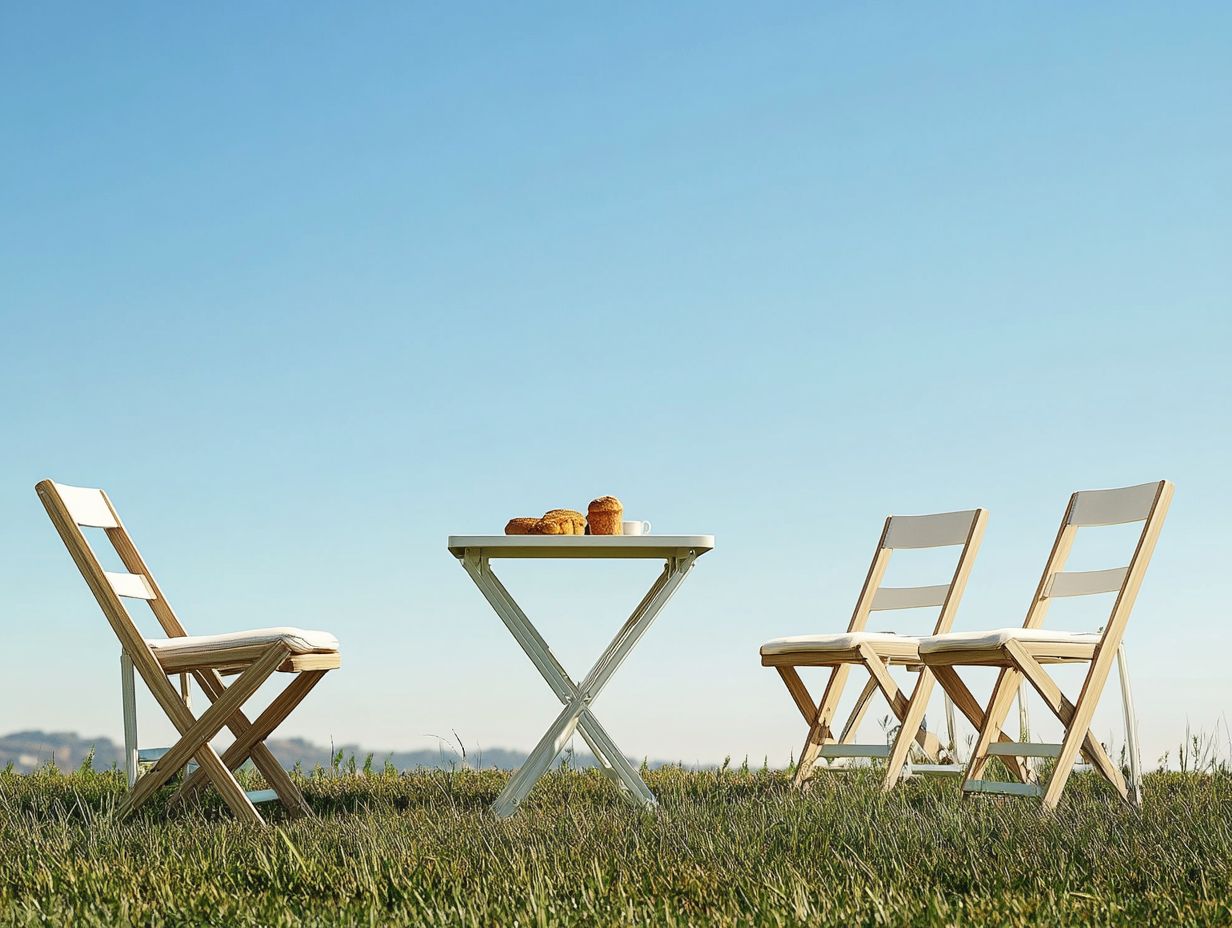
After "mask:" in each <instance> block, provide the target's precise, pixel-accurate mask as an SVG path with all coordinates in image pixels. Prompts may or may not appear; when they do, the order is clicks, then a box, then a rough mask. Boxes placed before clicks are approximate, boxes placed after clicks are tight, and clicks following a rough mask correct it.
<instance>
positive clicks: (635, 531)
mask: <svg viewBox="0 0 1232 928" xmlns="http://www.w3.org/2000/svg"><path fill="white" fill-rule="evenodd" d="M620 533H621V534H622V535H649V534H650V523H649V522H621V523H620Z"/></svg>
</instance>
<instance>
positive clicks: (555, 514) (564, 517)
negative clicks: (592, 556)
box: [543, 509, 586, 535]
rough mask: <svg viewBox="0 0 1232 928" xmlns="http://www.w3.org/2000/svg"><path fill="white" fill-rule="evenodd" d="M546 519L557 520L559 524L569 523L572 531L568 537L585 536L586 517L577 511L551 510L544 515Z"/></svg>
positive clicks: (568, 532)
mask: <svg viewBox="0 0 1232 928" xmlns="http://www.w3.org/2000/svg"><path fill="white" fill-rule="evenodd" d="M543 517H544V518H545V519H555V520H556V521H558V522H568V523H569V525H570V530H569V531H567V532H565V534H566V535H585V534H586V517H585V516H584V515H582V514H581V513H580V512H578V511H577V510H576V509H551V510H548V511H547V512H545V513H544V514H543Z"/></svg>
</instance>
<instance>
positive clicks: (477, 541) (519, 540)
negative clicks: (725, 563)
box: [449, 535, 714, 558]
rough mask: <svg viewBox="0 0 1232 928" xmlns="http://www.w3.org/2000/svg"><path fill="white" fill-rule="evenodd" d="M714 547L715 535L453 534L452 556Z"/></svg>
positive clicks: (616, 553)
mask: <svg viewBox="0 0 1232 928" xmlns="http://www.w3.org/2000/svg"><path fill="white" fill-rule="evenodd" d="M713 547H714V536H713V535H450V536H449V553H450V554H452V555H453V556H454V557H462V555H463V553H464V552H465V551H466V549H468V548H475V549H480V550H482V551H483V553H484V555H486V556H487V557H490V558H493V557H561V558H564V557H645V558H664V557H675V556H679V555H683V554H687V553H688V552H689V551H693V552H695V553H696V554H698V555H702V554H705V553H706V552H707V551H709V550H710V549H711V548H713Z"/></svg>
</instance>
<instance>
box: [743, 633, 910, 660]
mask: <svg viewBox="0 0 1232 928" xmlns="http://www.w3.org/2000/svg"><path fill="white" fill-rule="evenodd" d="M919 642H920V639H919V638H912V637H911V636H909V635H895V634H892V633H890V632H841V633H839V634H837V635H795V636H793V637H791V638H773V639H771V640H770V641H767V642H766V643H765V644H763V645H762V646H761V653H762V654H763V655H768V654H794V653H796V652H798V651H850V650H851V649H852V648H856V647H859V646H860V645H861V644H871V645H873V646H874V647H879V646H880V649H882V650H884V649H886V648H889V649H890V650H892V651H894V652H895V653H896V654H898V653H905V654H914V653H916V646H917V645H918V644H919Z"/></svg>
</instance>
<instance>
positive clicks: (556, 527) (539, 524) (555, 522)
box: [530, 517, 573, 535]
mask: <svg viewBox="0 0 1232 928" xmlns="http://www.w3.org/2000/svg"><path fill="white" fill-rule="evenodd" d="M530 534H532V535H572V534H573V523H572V522H570V521H569V520H568V519H548V518H546V517H545V518H543V519H536V520H535V524H534V525H532V526H531V527H530Z"/></svg>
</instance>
